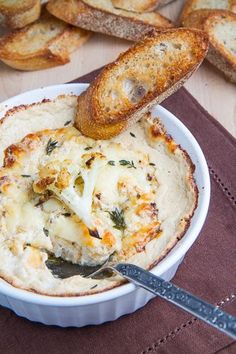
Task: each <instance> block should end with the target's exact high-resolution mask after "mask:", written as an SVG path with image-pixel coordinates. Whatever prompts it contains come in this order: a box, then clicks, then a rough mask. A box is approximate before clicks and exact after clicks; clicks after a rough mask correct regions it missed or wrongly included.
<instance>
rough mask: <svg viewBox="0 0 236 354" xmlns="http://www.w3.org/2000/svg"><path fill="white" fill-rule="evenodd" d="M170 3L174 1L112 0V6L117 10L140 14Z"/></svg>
mask: <svg viewBox="0 0 236 354" xmlns="http://www.w3.org/2000/svg"><path fill="white" fill-rule="evenodd" d="M172 1H174V0H112V5H113V6H114V7H116V8H118V9H123V10H127V11H133V12H139V13H141V12H148V11H153V10H154V9H156V8H158V7H159V6H164V5H167V4H168V3H169V2H172Z"/></svg>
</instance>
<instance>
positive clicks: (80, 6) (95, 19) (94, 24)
mask: <svg viewBox="0 0 236 354" xmlns="http://www.w3.org/2000/svg"><path fill="white" fill-rule="evenodd" d="M47 9H48V11H49V12H51V14H52V15H54V16H56V17H58V18H60V19H61V20H63V21H65V22H68V23H70V24H72V25H74V26H78V27H81V28H84V29H87V30H91V31H94V32H101V33H104V34H108V35H112V36H116V37H120V38H126V39H129V40H133V41H138V40H140V39H141V38H142V37H143V36H144V35H145V34H146V33H148V32H150V30H153V29H158V28H167V27H173V25H172V23H171V22H170V21H169V20H168V19H167V18H165V17H164V16H162V15H160V14H158V13H156V12H149V13H147V14H137V13H134V12H128V11H124V10H118V9H115V8H114V7H113V6H112V3H111V0H86V1H85V0H84V1H80V0H78V1H74V0H52V1H50V2H49V3H48V5H47Z"/></svg>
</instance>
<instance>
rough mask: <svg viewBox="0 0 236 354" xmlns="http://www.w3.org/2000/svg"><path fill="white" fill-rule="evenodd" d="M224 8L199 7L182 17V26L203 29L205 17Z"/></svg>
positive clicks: (220, 12)
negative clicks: (199, 8)
mask: <svg viewBox="0 0 236 354" xmlns="http://www.w3.org/2000/svg"><path fill="white" fill-rule="evenodd" d="M222 11H224V10H212V9H201V10H195V11H193V12H190V13H189V15H188V16H186V17H184V19H183V21H182V25H183V26H184V27H191V28H198V29H203V25H204V22H205V21H206V19H207V17H208V16H210V15H214V14H222Z"/></svg>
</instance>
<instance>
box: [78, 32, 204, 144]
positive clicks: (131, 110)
mask: <svg viewBox="0 0 236 354" xmlns="http://www.w3.org/2000/svg"><path fill="white" fill-rule="evenodd" d="M207 49H208V39H207V35H206V34H205V33H204V32H203V31H199V30H196V29H184V28H178V29H170V30H165V31H161V32H159V33H155V34H154V35H153V36H151V37H148V38H145V39H144V40H143V41H141V42H139V43H138V44H136V45H135V46H134V47H133V48H130V49H129V50H128V51H127V52H125V53H123V54H121V55H120V56H119V58H118V59H117V60H116V61H115V62H113V63H111V64H110V65H108V66H107V67H106V68H105V69H104V70H103V71H102V72H101V73H100V74H99V76H98V77H97V78H96V79H95V80H94V82H93V83H92V84H91V85H90V86H89V88H88V89H87V90H86V91H85V92H84V93H82V95H80V96H79V97H78V110H77V116H76V120H75V125H76V126H77V128H78V129H79V130H80V131H81V132H82V133H83V134H84V135H87V136H89V137H92V138H94V139H109V138H111V137H112V136H115V135H117V134H119V133H120V132H122V131H123V130H125V129H126V128H127V127H128V126H129V125H130V124H133V123H134V122H136V121H138V120H139V119H140V118H141V117H142V116H143V115H144V114H145V113H147V112H148V111H149V110H150V109H151V108H152V107H153V105H155V104H157V103H160V102H162V101H163V100H164V99H165V98H167V97H168V96H169V95H171V94H172V93H174V92H175V91H176V90H177V89H178V88H179V87H180V86H182V85H183V84H184V82H185V81H186V80H187V78H189V77H190V76H191V75H192V73H193V72H194V71H195V70H196V69H197V68H198V66H199V65H200V64H201V62H202V60H203V59H204V57H205V55H206V53H207Z"/></svg>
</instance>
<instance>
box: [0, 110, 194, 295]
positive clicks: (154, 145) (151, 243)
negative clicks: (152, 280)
mask: <svg viewBox="0 0 236 354" xmlns="http://www.w3.org/2000/svg"><path fill="white" fill-rule="evenodd" d="M28 115H29V113H27V116H28ZM52 116H53V114H52ZM52 119H54V118H52ZM55 119H56V117H55ZM70 119H71V117H70V116H69V117H67V119H66V120H70ZM155 124H156V123H155V121H153V120H152V119H146V118H145V119H144V120H143V121H142V122H141V123H138V124H136V125H135V126H133V127H132V132H133V133H134V134H133V135H135V137H133V136H131V135H130V131H127V132H125V133H123V134H122V135H120V136H118V137H117V138H115V139H113V140H112V141H94V140H92V139H89V138H86V137H83V136H81V135H80V133H79V132H78V131H77V130H76V129H75V128H63V129H59V130H55V131H50V130H48V131H42V132H39V133H36V134H31V135H30V136H28V137H27V138H25V139H24V140H23V142H21V143H20V148H21V149H17V146H18V144H16V141H13V142H14V143H15V145H16V148H15V150H14V151H15V155H14V156H11V157H13V161H14V163H13V164H9V165H7V166H8V167H6V168H2V169H0V191H1V193H0V226H1V245H2V246H1V248H0V275H1V276H3V277H6V278H7V279H10V280H11V281H12V282H13V283H14V284H15V285H16V286H20V287H24V288H27V289H29V288H30V289H34V290H35V291H37V292H42V293H47V294H51V295H52V294H57V295H65V294H70V295H72V294H75V293H84V292H93V290H91V288H92V287H93V286H94V285H96V288H95V290H94V291H97V290H98V291H101V290H104V289H106V288H109V287H111V286H114V285H116V284H117V282H118V281H119V279H117V278H116V277H112V278H107V279H102V280H98V279H96V280H94V279H83V278H81V277H79V276H75V277H72V278H69V279H64V280H62V279H58V278H55V277H54V276H53V275H52V273H51V272H50V271H49V269H48V268H47V267H46V265H45V261H46V260H47V257H48V254H49V253H54V254H55V255H56V256H61V257H63V258H65V259H67V260H71V261H72V262H75V263H80V264H86V265H96V264H101V263H103V262H104V261H106V260H107V258H108V257H109V256H110V255H111V254H113V255H114V256H113V257H114V260H115V261H129V262H133V263H136V264H138V265H140V266H142V267H144V268H147V267H148V266H150V264H153V263H154V262H155V261H156V260H157V259H158V258H159V257H160V256H161V255H162V254H163V252H165V250H166V249H169V248H170V247H172V245H173V244H174V243H175V242H176V239H177V237H178V236H179V235H180V234H181V233H183V231H184V229H185V228H186V224H187V223H188V221H189V219H190V217H191V215H192V213H193V210H194V207H195V205H196V189H195V184H194V182H193V179H192V174H191V167H190V165H189V161H188V159H186V156H185V153H183V151H182V150H181V149H180V147H179V146H177V145H176V144H175V143H174V142H173V140H170V139H169V138H168V139H167V138H165V136H164V135H165V134H164V133H161V134H159V133H158V131H157V128H156V126H155V127H154V125H155ZM154 128H155V129H154ZM29 132H30V131H29ZM152 132H155V134H154V135H153V133H152ZM158 134H159V135H158ZM14 137H15V129H14ZM49 142H53V148H52V151H50V152H49V153H48V145H49ZM170 146H173V147H174V148H173V149H172V148H171V149H170ZM140 147H141V148H140ZM11 160H12V159H9V161H11ZM117 217H118V219H117ZM119 218H120V219H119ZM122 220H123V221H122ZM117 221H119V222H118V223H117ZM91 231H92V233H91ZM95 231H96V232H95Z"/></svg>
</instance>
